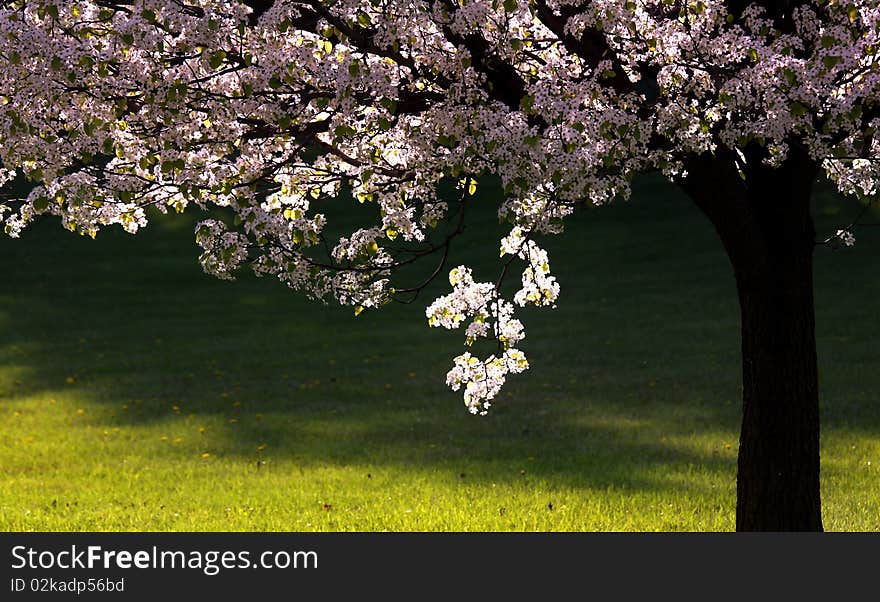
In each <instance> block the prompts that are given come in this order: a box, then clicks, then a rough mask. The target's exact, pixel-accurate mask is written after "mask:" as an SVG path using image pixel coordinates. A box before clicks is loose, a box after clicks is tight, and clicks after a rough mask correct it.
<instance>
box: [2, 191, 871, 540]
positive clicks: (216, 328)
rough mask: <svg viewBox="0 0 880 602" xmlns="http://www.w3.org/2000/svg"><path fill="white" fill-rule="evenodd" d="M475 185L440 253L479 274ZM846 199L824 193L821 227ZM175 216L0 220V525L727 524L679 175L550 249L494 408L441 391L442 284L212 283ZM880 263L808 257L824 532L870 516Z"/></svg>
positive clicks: (715, 377) (731, 409)
mask: <svg viewBox="0 0 880 602" xmlns="http://www.w3.org/2000/svg"><path fill="white" fill-rule="evenodd" d="M493 192H494V191H493V190H492V187H491V186H488V187H486V190H485V191H483V198H482V200H481V199H479V198H478V199H477V201H476V206H475V207H474V210H473V212H472V216H473V217H475V218H476V219H475V221H474V222H472V223H471V224H470V225H469V227H468V230H467V231H466V233H465V237H464V239H463V240H462V242H461V244H460V246H459V247H458V248H457V249H456V253H457V257H456V261H467V262H469V263H472V264H474V265H476V266H477V276H478V278H479V277H482V278H485V279H488V278H493V277H494V275H495V271H494V270H496V269H497V267H498V264H497V238H498V236H500V235H502V233H503V231H502V230H501V229H500V227H499V226H498V225H497V223H496V221H497V220H495V218H494V215H493V208H492V205H493V203H492V201H491V199H489V198H487V197H488V196H491V195H492V194H493ZM855 209H856V208H855V207H852V206H849V205H846V204H840V203H838V202H837V201H834V200H833V199H832V198H830V197H827V196H822V195H820V198H818V199H817V201H816V213H817V216H818V220H819V225H820V227H821V228H823V229H825V230H828V229H833V228H835V227H837V226H838V225H839V224H840V222H842V221H844V220H845V219H846V218H847V217H848V216H851V215H852V214H854V212H855ZM192 223H193V222H192V221H191V220H189V219H188V218H181V219H178V220H164V221H160V222H157V223H156V224H154V225H153V226H151V227H150V228H149V229H148V230H146V231H144V232H143V233H141V234H139V235H138V236H136V237H130V236H128V235H125V234H124V233H120V232H111V231H107V232H103V233H101V234H100V235H99V237H98V240H96V241H91V240H87V239H81V238H79V237H76V236H74V235H70V234H67V233H64V232H63V231H62V230H61V229H60V228H59V226H58V225H57V224H49V223H47V224H44V225H40V226H38V227H35V228H34V229H33V230H32V231H28V232H26V233H25V235H24V237H23V238H22V239H21V240H17V241H11V240H7V239H0V252H2V257H3V261H2V267H0V282H2V284H0V529H3V530H7V531H20V530H50V531H51V530H59V531H74V530H108V531H115V530H159V531H162V530H210V531H222V530H277V531H296V530H308V531H310V530H361V531H374V530H395V531H398V530H407V531H413V530H417V531H422V530H425V531H434V530H442V531H447V530H455V531H465V530H529V531H531V530H541V531H545V530H578V531H596V530H635V531H655V530H695V531H703V530H730V529H732V528H733V517H734V502H735V471H736V451H737V439H738V427H739V424H738V422H739V411H740V408H739V391H740V380H739V379H740V358H739V341H738V309H737V305H736V298H735V290H734V285H733V280H732V276H731V273H730V269H729V266H728V264H727V261H726V259H725V257H724V255H723V253H722V251H721V248H720V244H718V243H717V241H716V239H715V235H714V233H713V231H712V229H711V227H710V226H709V224H708V223H707V222H706V220H705V219H704V218H703V217H702V216H701V215H700V214H699V213H697V212H696V210H695V209H693V207H692V206H691V205H690V204H689V203H688V202H687V201H686V200H684V199H682V198H681V197H680V196H679V195H678V194H677V193H676V192H675V191H674V190H673V189H671V188H670V187H668V186H665V185H663V184H661V183H658V181H656V180H654V179H648V180H646V181H644V182H643V183H642V184H641V185H640V186H638V190H637V193H636V194H635V196H634V199H633V200H632V201H631V202H628V203H621V204H618V205H616V206H613V207H608V208H600V209H595V210H590V211H586V212H583V213H581V214H579V215H577V216H575V217H574V218H573V219H572V221H571V224H570V226H569V230H568V231H567V233H566V234H565V235H564V236H563V237H556V238H551V239H546V240H544V241H542V242H543V243H544V244H545V245H546V246H547V247H548V248H549V249H550V250H551V265H552V267H553V269H554V272H555V273H556V274H557V276H558V277H559V279H560V281H561V283H562V287H563V288H562V296H561V298H560V304H559V307H558V308H557V309H555V310H542V311H528V312H524V315H525V317H524V321H525V323H526V327H527V333H528V336H527V339H526V340H525V341H524V343H523V345H522V346H523V348H524V350H525V351H526V352H527V353H528V354H529V357H530V360H531V364H532V370H530V371H529V372H527V373H525V374H523V375H521V376H517V377H513V378H512V379H511V380H510V382H509V383H508V386H507V387H506V389H505V390H504V392H503V394H502V398H501V399H500V400H498V403H497V404H496V405H495V406H494V407H493V410H492V412H491V413H490V415H489V416H486V417H475V416H471V415H470V414H468V413H467V412H466V410H465V408H464V406H463V404H462V403H461V398H460V395H459V394H457V393H453V392H451V391H449V390H448V389H447V388H446V386H445V385H444V377H445V373H446V371H447V370H448V368H449V366H450V364H451V358H452V357H453V356H455V355H457V354H459V353H461V351H462V346H461V344H462V341H463V333H461V332H453V333H447V332H441V331H437V330H430V329H428V327H427V324H426V321H425V318H424V307H425V305H426V304H427V303H429V302H430V300H431V299H433V297H434V296H435V295H436V294H438V293H440V292H441V291H443V290H445V288H446V287H445V286H444V283H443V282H440V283H438V285H437V286H435V287H434V288H432V289H431V290H430V291H428V292H427V293H426V294H425V295H424V296H422V297H420V298H419V300H418V301H417V302H416V303H414V304H412V305H407V306H402V305H394V306H390V307H388V308H386V309H384V310H382V311H380V312H375V313H371V312H365V313H364V314H362V315H361V316H360V317H358V318H355V317H354V316H353V315H352V312H351V310H350V309H345V308H338V307H332V306H328V307H325V306H321V305H318V304H311V303H309V302H307V301H305V300H303V299H301V298H300V297H298V296H297V295H295V294H293V293H291V292H289V291H287V290H286V289H284V288H283V287H282V286H280V285H278V284H277V283H275V282H272V281H264V280H258V279H255V278H247V277H246V278H242V279H241V280H239V281H238V282H236V283H225V282H220V281H216V280H213V279H211V278H209V277H208V276H205V275H204V274H202V272H201V270H200V268H199V267H198V265H197V263H196V261H195V258H196V256H197V253H198V249H197V248H196V247H195V244H194V242H193V236H192ZM487 237H489V238H490V239H491V240H489V241H486V240H485V239H486V238H487ZM878 259H880V232H877V233H872V232H870V231H866V232H864V233H862V234H861V235H859V241H858V244H857V246H856V247H855V248H853V249H847V250H840V251H831V250H829V249H825V248H820V249H818V251H817V316H818V329H819V356H820V374H821V376H820V379H821V383H820V384H821V397H822V418H823V426H824V430H823V437H822V454H823V481H822V485H823V503H824V518H825V525H826V528H828V529H831V530H877V529H880V357H878V353H877V345H876V340H877V336H878V334H880V320H878V318H877V299H878V298H880V282H878V279H877V278H876V275H875V270H876V266H877V260H878ZM452 265H455V263H453V264H452ZM427 269H429V268H427V266H426V270H427ZM415 276H416V275H414V274H413V275H412V278H413V281H414V280H416V277H415Z"/></svg>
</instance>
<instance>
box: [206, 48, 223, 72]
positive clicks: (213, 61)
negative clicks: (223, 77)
mask: <svg viewBox="0 0 880 602" xmlns="http://www.w3.org/2000/svg"><path fill="white" fill-rule="evenodd" d="M225 61H226V52H224V51H223V50H218V51H217V52H213V53H211V56H209V57H208V64H209V65H210V66H211V69H219V68H220V66H221V65H223V63H224V62H225Z"/></svg>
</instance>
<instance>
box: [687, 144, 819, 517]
mask: <svg viewBox="0 0 880 602" xmlns="http://www.w3.org/2000/svg"><path fill="white" fill-rule="evenodd" d="M688 167H689V175H688V177H687V179H686V180H683V181H682V186H683V188H684V189H685V190H686V191H687V192H688V193H689V194H690V196H691V198H692V199H693V200H694V201H695V202H696V204H697V205H698V206H699V207H700V208H701V209H702V210H703V212H704V213H705V214H706V215H707V216H708V217H709V219H710V220H711V221H712V223H713V224H714V226H715V229H716V230H717V232H718V234H719V235H720V237H721V240H722V242H723V244H724V247H725V249H726V251H727V255H728V257H729V258H730V261H731V264H732V265H733V269H734V274H735V276H736V285H737V292H738V295H739V303H740V312H741V320H742V322H741V326H742V366H743V419H742V430H741V432H740V445H739V460H738V465H737V468H738V470H737V488H736V489H737V504H736V529H737V531H821V530H822V518H821V504H820V491H819V396H818V378H817V368H816V335H815V319H814V309H813V249H814V247H815V231H814V228H813V221H812V218H811V215H810V195H811V190H812V182H813V179H814V177H815V175H816V169H815V167H814V166H813V164H812V163H811V162H810V161H809V160H808V159H806V158H804V157H797V156H793V157H792V158H790V159H789V160H788V161H786V163H785V164H783V165H782V166H781V167H779V168H777V169H770V168H768V167H764V166H760V167H757V168H752V169H750V170H749V171H747V172H746V173H745V174H743V175H744V176H745V177H744V178H743V177H742V176H741V175H740V174H738V173H737V170H736V167H735V164H734V163H733V160H732V157H723V156H722V157H718V156H716V157H711V158H710V157H703V158H700V159H699V160H696V161H694V162H693V163H692V164H691V165H689V166H688Z"/></svg>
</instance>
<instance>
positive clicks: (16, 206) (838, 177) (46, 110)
mask: <svg viewBox="0 0 880 602" xmlns="http://www.w3.org/2000/svg"><path fill="white" fill-rule="evenodd" d="M0 5H2V9H0V65H2V69H0V184H3V183H4V182H6V183H7V184H9V183H13V182H16V181H23V180H25V179H27V180H28V181H29V182H30V184H29V187H28V188H29V193H28V194H27V196H26V198H18V197H16V196H15V195H13V194H8V195H6V196H7V198H5V199H4V200H3V204H2V205H0V219H2V220H3V221H4V225H5V231H6V233H7V234H9V235H11V236H18V235H19V233H20V232H21V231H22V229H24V228H25V227H26V226H27V225H28V224H30V223H31V222H33V221H34V220H35V219H36V218H38V217H39V216H41V215H47V214H48V215H56V216H60V218H61V220H62V223H63V225H64V226H65V227H66V228H68V229H69V230H72V231H76V232H80V233H84V234H88V235H91V236H95V234H96V233H97V232H98V230H99V229H100V228H101V227H103V226H106V225H110V224H119V225H121V226H122V227H123V228H125V229H126V230H127V231H129V232H132V233H134V232H136V231H137V230H138V229H139V228H141V227H143V226H145V225H146V223H147V217H148V214H147V212H146V209H147V208H148V207H156V208H158V209H160V210H163V211H167V210H172V211H183V210H185V209H186V208H188V207H190V208H192V207H198V208H201V209H204V210H211V209H213V208H215V207H222V208H225V209H224V211H227V212H229V215H234V219H230V220H223V219H218V218H217V217H216V216H207V217H208V219H205V220H204V221H202V222H201V223H200V224H199V225H198V226H197V229H196V232H195V235H196V239H197V241H198V243H199V244H200V245H201V247H202V248H203V249H204V252H203V253H202V255H201V257H200V260H201V263H202V265H203V267H204V269H205V270H206V271H207V272H209V273H211V274H214V275H216V276H219V277H221V278H232V277H233V275H234V273H235V271H236V270H237V269H238V268H240V267H242V266H243V265H244V264H247V265H249V266H251V267H252V268H253V270H254V271H256V272H257V273H258V274H262V275H271V276H274V277H277V278H278V279H279V280H280V281H281V282H283V283H285V284H287V285H288V286H290V287H291V288H293V289H297V290H300V291H304V292H305V293H306V294H308V295H310V296H312V297H314V298H316V299H336V300H338V301H339V302H341V303H343V304H349V305H351V306H353V307H354V308H355V311H356V312H360V311H362V310H363V309H365V308H367V309H368V308H375V307H379V306H382V305H383V304H386V303H388V302H389V301H392V300H395V299H398V300H408V299H412V298H413V296H414V295H416V294H417V293H418V292H419V291H420V290H421V289H422V288H423V287H424V286H425V285H426V283H427V282H428V281H429V280H430V279H432V278H433V277H435V276H437V275H439V274H441V273H444V272H445V271H446V269H447V268H448V267H451V268H452V269H451V270H449V272H448V274H449V281H450V284H451V286H452V290H451V292H450V293H449V294H447V295H444V296H442V297H440V298H438V299H436V300H435V301H434V302H433V303H431V304H430V305H429V306H428V308H427V310H426V314H427V318H428V322H429V324H430V325H432V326H442V327H445V328H457V327H460V326H464V327H465V328H466V343H467V345H469V346H470V345H471V344H472V343H474V342H475V341H477V340H478V339H487V340H488V341H489V342H490V343H491V341H496V342H497V348H496V349H495V351H494V352H493V353H492V354H491V355H488V356H487V357H486V356H482V355H479V354H478V355H473V354H471V353H470V352H465V353H463V354H462V355H459V356H458V357H456V358H455V360H454V366H453V368H452V370H450V372H449V373H448V375H447V382H448V384H449V385H450V386H451V387H452V388H453V389H455V390H459V389H462V390H463V393H464V400H465V403H466V405H467V407H468V408H469V409H470V410H471V411H473V412H475V413H484V412H485V411H486V410H487V408H488V407H489V405H490V402H491V401H492V399H493V398H494V397H495V396H496V394H497V392H498V390H499V389H500V387H501V386H502V384H503V383H504V381H505V378H506V376H507V375H508V374H510V373H517V372H521V371H523V370H525V369H526V368H527V367H528V363H527V360H526V357H525V355H524V353H523V352H522V351H521V350H520V349H519V343H520V341H521V340H522V339H523V337H524V331H523V326H522V324H521V322H520V321H519V320H518V319H517V318H516V317H515V311H516V307H517V306H525V305H535V306H553V305H554V304H555V303H556V301H557V297H558V295H559V291H560V288H559V283H558V282H557V281H556V279H555V278H554V277H553V275H552V274H551V273H550V268H549V260H548V257H547V253H546V252H545V251H544V250H543V249H542V248H541V246H539V244H538V242H537V239H538V237H539V236H541V235H547V234H559V233H561V232H562V231H563V229H564V221H565V218H566V216H568V215H570V214H571V213H572V211H574V210H575V209H576V208H577V207H578V206H581V205H590V204H603V203H607V202H610V201H612V200H614V199H618V198H626V197H627V196H628V195H629V191H630V182H631V180H632V178H633V176H634V175H635V174H637V173H639V172H643V171H648V170H659V171H661V172H662V173H663V174H665V175H666V176H667V177H668V178H670V179H672V180H673V181H676V182H678V183H681V184H682V185H684V186H685V187H687V185H688V184H689V183H690V182H691V177H692V175H693V174H695V173H697V172H699V171H700V170H701V168H702V166H703V165H704V164H705V162H706V161H713V162H716V163H722V164H724V165H725V166H727V167H728V168H729V169H733V170H735V171H736V173H737V174H738V175H739V177H740V179H741V181H742V183H743V186H746V187H758V186H761V185H762V181H763V180H762V177H763V176H762V175H761V174H764V173H766V172H767V171H768V170H773V169H774V168H778V167H780V166H783V165H785V164H786V163H787V162H789V161H791V160H793V158H796V159H798V160H799V161H801V162H803V163H805V164H809V165H812V166H814V167H815V169H816V170H817V171H819V170H822V171H824V172H825V173H826V174H827V175H828V177H829V178H830V179H831V180H832V181H834V182H835V183H836V185H837V187H838V188H839V189H840V191H841V192H842V193H844V194H847V195H853V196H855V197H858V198H859V199H861V200H863V201H864V200H867V199H871V198H873V197H874V196H875V195H876V193H877V182H878V180H880V167H878V159H880V142H878V140H877V136H876V129H877V127H878V125H880V6H878V5H877V2H876V1H875V0H834V1H826V0H810V1H796V0H786V1H782V2H769V1H764V2H761V1H759V2H754V3H750V2H746V1H743V0H727V1H722V0H696V1H693V0H688V1H683V0H586V1H580V0H574V1H568V0H277V1H276V2H274V3H272V2H265V3H260V2H253V1H252V2H235V1H230V0H180V1H178V0H119V1H112V0H82V1H61V0H16V1H4V2H2V3H0ZM486 175H494V176H497V177H498V178H500V181H501V183H502V185H503V189H504V198H500V199H498V202H499V207H498V214H499V217H500V218H502V219H503V220H506V221H507V222H508V223H509V224H510V231H509V234H508V235H507V236H505V237H504V238H503V239H502V240H501V241H500V255H501V262H500V264H499V277H498V280H496V281H492V282H478V281H475V280H474V277H473V274H472V272H471V270H470V269H469V268H468V267H467V266H457V267H455V266H447V265H446V260H447V256H448V252H449V248H450V245H451V244H452V242H453V241H454V239H455V236H456V235H457V234H458V233H459V232H460V231H461V228H462V224H463V223H464V222H465V219H466V217H465V216H466V211H467V207H468V204H469V202H470V197H471V196H472V195H473V194H474V192H475V189H476V187H477V186H478V182H479V181H480V178H481V177H484V176H486ZM444 184H448V185H449V186H451V187H453V188H454V189H455V190H456V193H455V194H448V193H444V194H441V193H440V189H441V187H442V185H444ZM6 188H7V189H9V186H7V187H6ZM345 192H348V193H350V198H351V202H353V203H364V204H369V205H371V206H373V207H375V211H374V213H373V215H374V216H375V217H374V219H373V220H372V221H371V222H369V223H364V224H362V225H360V226H359V227H358V228H357V229H355V230H353V231H351V232H347V233H345V235H343V236H341V237H338V238H331V237H330V236H329V235H328V234H327V233H328V232H329V230H330V229H328V228H327V217H326V209H325V208H326V207H327V203H330V202H333V203H342V202H346V201H345V199H346V198H347V195H346V194H343V193H345ZM718 202H719V203H723V202H725V201H724V200H723V198H722V197H719V200H718ZM771 235H772V233H771ZM837 238H838V240H839V241H841V242H843V243H845V244H850V243H851V242H852V234H851V233H850V232H849V231H848V230H847V229H846V228H842V229H841V230H840V231H839V232H838V233H837ZM487 244H489V245H490V246H494V247H495V249H498V248H499V246H496V245H499V241H493V242H491V243H489V242H487ZM494 252H498V251H494ZM417 260H423V261H427V262H430V267H429V269H428V271H427V274H426V279H425V280H424V281H421V282H398V280H400V278H398V277H397V275H396V270H397V268H400V267H402V266H404V265H408V264H410V263H413V262H415V261H417ZM597 260H601V258H597ZM514 269H515V270H516V271H517V272H518V274H519V280H520V281H521V287H520V288H519V290H518V292H516V293H515V294H514V295H513V296H512V297H511V298H505V296H504V295H502V294H501V283H502V281H503V279H504V278H505V277H506V276H508V274H509V273H510V272H511V271H512V270H514Z"/></svg>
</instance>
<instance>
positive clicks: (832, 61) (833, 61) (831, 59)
mask: <svg viewBox="0 0 880 602" xmlns="http://www.w3.org/2000/svg"><path fill="white" fill-rule="evenodd" d="M842 60H843V59H842V58H841V57H839V56H823V57H822V64H823V65H825V68H826V69H833V68H834V66H835V65H837V64H838V63H840V62H841V61H842Z"/></svg>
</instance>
